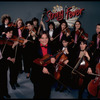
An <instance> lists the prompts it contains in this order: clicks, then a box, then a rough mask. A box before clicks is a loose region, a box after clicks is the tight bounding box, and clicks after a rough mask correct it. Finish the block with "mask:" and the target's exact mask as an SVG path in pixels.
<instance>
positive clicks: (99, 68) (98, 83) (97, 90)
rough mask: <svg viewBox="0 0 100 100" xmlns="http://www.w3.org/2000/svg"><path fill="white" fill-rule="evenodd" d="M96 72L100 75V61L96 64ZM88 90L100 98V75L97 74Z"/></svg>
mask: <svg viewBox="0 0 100 100" xmlns="http://www.w3.org/2000/svg"><path fill="white" fill-rule="evenodd" d="M96 73H97V74H98V75H100V63H98V64H97V65H96ZM88 92H89V93H90V94H91V95H92V96H95V97H97V98H99V99H100V76H96V77H95V79H92V80H91V81H90V82H89V84H88Z"/></svg>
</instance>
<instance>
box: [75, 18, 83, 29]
mask: <svg viewBox="0 0 100 100" xmlns="http://www.w3.org/2000/svg"><path fill="white" fill-rule="evenodd" d="M77 22H79V24H80V28H79V29H80V30H81V29H83V28H82V27H81V25H82V24H81V22H80V21H79V20H77V21H76V22H75V24H76V23H77ZM75 24H74V30H75V29H76V28H75Z"/></svg>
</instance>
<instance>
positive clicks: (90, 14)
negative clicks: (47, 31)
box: [0, 1, 100, 40]
mask: <svg viewBox="0 0 100 100" xmlns="http://www.w3.org/2000/svg"><path fill="white" fill-rule="evenodd" d="M56 5H59V6H63V7H64V6H65V5H67V6H68V7H71V6H76V7H79V8H84V9H85V10H84V11H83V12H82V15H81V16H80V18H79V20H80V21H81V23H82V27H83V28H84V30H85V31H86V32H87V33H88V34H89V39H90V40H91V37H92V35H93V34H94V33H95V29H96V25H97V24H98V23H100V1H0V17H1V16H2V15H3V14H9V15H10V16H11V19H12V21H14V20H16V19H17V18H18V17H19V18H21V19H23V21H24V23H25V22H26V21H28V20H31V19H32V18H33V17H37V18H38V19H39V20H40V18H41V15H42V13H43V9H44V8H47V10H52V9H53V7H54V6H56ZM43 21H44V22H45V19H44V20H43ZM0 24H1V21H0ZM45 25H47V23H46V22H45ZM46 27H47V26H46Z"/></svg>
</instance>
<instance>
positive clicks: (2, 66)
mask: <svg viewBox="0 0 100 100" xmlns="http://www.w3.org/2000/svg"><path fill="white" fill-rule="evenodd" d="M7 70H8V66H7V63H6V61H5V60H3V59H2V60H0V98H2V97H3V96H4V95H7V94H8V87H7Z"/></svg>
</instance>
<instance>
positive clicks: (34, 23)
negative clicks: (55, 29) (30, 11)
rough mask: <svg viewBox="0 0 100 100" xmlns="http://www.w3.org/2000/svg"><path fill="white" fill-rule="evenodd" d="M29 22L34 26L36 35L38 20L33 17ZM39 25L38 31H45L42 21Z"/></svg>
mask: <svg viewBox="0 0 100 100" xmlns="http://www.w3.org/2000/svg"><path fill="white" fill-rule="evenodd" d="M31 21H32V22H33V26H34V28H35V30H36V34H37V32H38V29H39V20H38V19H37V18H36V17H34V18H32V20H31ZM40 25H42V27H41V29H40V31H46V28H45V25H44V23H43V21H41V22H40Z"/></svg>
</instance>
